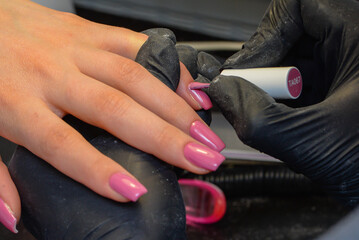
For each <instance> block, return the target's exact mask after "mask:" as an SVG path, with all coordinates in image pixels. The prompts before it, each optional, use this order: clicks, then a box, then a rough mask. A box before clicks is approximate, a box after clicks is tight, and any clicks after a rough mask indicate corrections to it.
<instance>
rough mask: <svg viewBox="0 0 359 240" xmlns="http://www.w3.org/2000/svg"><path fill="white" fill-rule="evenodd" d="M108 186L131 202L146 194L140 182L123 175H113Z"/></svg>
mask: <svg viewBox="0 0 359 240" xmlns="http://www.w3.org/2000/svg"><path fill="white" fill-rule="evenodd" d="M110 186H111V188H112V189H113V190H115V191H116V192H118V193H119V194H121V195H122V196H124V197H126V198H128V199H130V200H131V201H133V202H136V201H137V200H138V199H139V198H140V197H141V196H142V195H143V194H145V193H147V189H146V188H145V187H144V186H143V185H142V184H141V183H140V182H138V181H137V180H136V179H134V178H132V177H130V176H128V175H126V174H123V173H115V174H113V175H112V176H111V177H110Z"/></svg>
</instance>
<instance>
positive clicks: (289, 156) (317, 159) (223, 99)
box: [208, 0, 359, 205]
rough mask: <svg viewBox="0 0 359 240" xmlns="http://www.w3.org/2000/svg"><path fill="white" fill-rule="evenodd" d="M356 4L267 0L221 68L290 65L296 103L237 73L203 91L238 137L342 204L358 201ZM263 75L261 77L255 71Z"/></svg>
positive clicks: (348, 1)
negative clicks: (298, 84) (297, 76)
mask: <svg viewBox="0 0 359 240" xmlns="http://www.w3.org/2000/svg"><path fill="white" fill-rule="evenodd" d="M358 13H359V1H356V0H341V1H336V0H301V1H299V0H274V1H273V2H272V3H271V5H270V7H269V9H268V11H267V13H266V15H265V17H264V18H263V20H262V23H261V24H260V26H259V28H258V30H257V32H256V33H255V34H254V35H253V36H252V38H251V39H250V40H249V41H248V42H247V43H246V44H245V45H244V47H243V49H242V50H240V51H239V52H238V53H236V54H235V55H234V56H232V57H230V58H229V59H228V60H227V61H226V62H225V64H224V65H223V67H224V68H253V67H267V66H278V65H287V66H290V65H294V66H297V67H298V68H299V69H300V71H301V72H302V75H303V82H304V83H307V85H306V88H305V89H304V91H305V92H304V96H305V98H306V99H305V101H304V102H303V105H307V106H305V107H301V108H291V107H288V106H286V105H284V104H281V103H277V102H276V101H275V100H274V99H273V98H272V97H270V96H269V95H267V94H266V93H265V92H264V91H262V90H261V89H259V88H258V87H256V86H254V85H253V84H251V83H249V82H247V81H246V80H244V79H241V78H237V77H225V76H218V77H216V78H215V79H214V80H213V82H212V84H211V85H210V88H209V90H208V93H209V95H210V97H211V99H212V100H213V101H214V102H215V103H217V105H218V106H219V107H220V109H221V110H222V112H223V114H224V115H225V117H226V118H227V120H228V121H229V122H230V123H231V124H232V125H233V127H234V128H235V130H236V132H237V134H238V137H239V138H240V139H241V140H242V141H243V142H244V143H246V144H248V145H249V146H252V147H254V148H256V149H258V150H260V151H263V152H265V153H267V154H269V155H271V156H273V157H276V158H278V159H280V160H282V161H284V162H285V163H287V164H288V165H289V166H290V167H291V168H292V169H293V170H295V171H298V172H301V173H303V174H304V175H306V176H307V177H309V178H310V179H312V180H313V181H314V182H316V183H318V184H320V185H321V186H322V187H323V188H324V190H326V191H327V192H328V193H329V194H331V195H333V196H336V197H338V198H340V199H342V200H344V201H346V202H348V203H349V204H353V205H354V204H357V203H358V201H359V109H358V108H357V106H356V104H358V103H359V94H358V90H359V44H358V43H359V14H358ZM263 77H264V78H265V76H263Z"/></svg>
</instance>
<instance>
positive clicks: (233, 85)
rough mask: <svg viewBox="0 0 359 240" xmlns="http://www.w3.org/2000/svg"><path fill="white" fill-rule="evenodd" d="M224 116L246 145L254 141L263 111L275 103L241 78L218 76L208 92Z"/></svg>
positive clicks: (260, 90) (264, 93)
mask: <svg viewBox="0 0 359 240" xmlns="http://www.w3.org/2000/svg"><path fill="white" fill-rule="evenodd" d="M206 92H207V93H208V95H209V96H210V98H211V100H212V101H214V102H215V103H216V105H217V106H218V107H219V109H220V110H221V111H222V113H223V115H224V116H225V117H226V119H227V120H228V121H229V123H230V124H231V125H232V126H233V127H234V129H235V130H236V132H237V135H238V137H239V138H240V139H241V140H242V141H243V142H244V143H246V144H248V145H250V144H249V143H247V141H249V139H252V137H251V136H252V135H253V131H255V129H254V128H255V126H256V125H259V123H258V122H257V121H258V120H259V119H261V117H260V116H258V115H259V114H261V113H262V112H263V109H268V108H269V106H270V105H271V104H273V103H275V101H274V99H273V98H272V97H271V96H269V95H268V94H267V93H266V92H264V91H263V90H262V89H260V88H259V87H257V86H255V85H254V84H252V83H250V82H248V81H246V80H245V79H243V78H240V77H233V76H222V75H219V76H217V77H216V78H215V79H214V80H213V81H212V83H211V85H210V87H209V89H208V90H207V91H206Z"/></svg>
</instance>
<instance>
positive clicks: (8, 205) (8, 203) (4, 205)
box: [0, 157, 21, 233]
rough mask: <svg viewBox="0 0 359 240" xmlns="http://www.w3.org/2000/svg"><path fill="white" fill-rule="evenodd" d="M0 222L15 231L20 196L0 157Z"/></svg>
mask: <svg viewBox="0 0 359 240" xmlns="http://www.w3.org/2000/svg"><path fill="white" fill-rule="evenodd" d="M0 183H1V184H0V222H1V223H2V224H3V225H4V226H5V227H6V228H7V229H9V230H10V231H11V232H13V233H17V232H18V231H17V229H16V224H17V222H18V220H19V219H20V215H21V205H20V197H19V194H18V192H17V189H16V187H15V184H14V182H13V181H12V179H11V177H10V174H9V171H8V169H7V167H6V165H5V164H4V163H3V162H2V160H1V157H0Z"/></svg>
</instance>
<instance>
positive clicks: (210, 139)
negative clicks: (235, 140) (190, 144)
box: [189, 121, 226, 152]
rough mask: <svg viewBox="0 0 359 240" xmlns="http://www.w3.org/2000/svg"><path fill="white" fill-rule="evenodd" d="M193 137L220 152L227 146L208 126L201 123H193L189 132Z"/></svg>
mask: <svg viewBox="0 0 359 240" xmlns="http://www.w3.org/2000/svg"><path fill="white" fill-rule="evenodd" d="M189 132H190V135H191V137H193V138H194V139H196V140H197V141H199V142H201V143H203V144H205V145H207V146H208V147H210V148H212V149H213V150H215V151H217V152H220V151H222V150H223V149H224V148H225V147H226V145H225V144H224V142H223V141H222V140H221V139H220V138H219V137H218V136H217V134H215V133H214V132H213V131H212V130H211V129H210V128H209V127H208V126H207V125H206V124H204V123H202V122H201V121H195V122H193V123H192V125H191V128H190V130H189Z"/></svg>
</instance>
